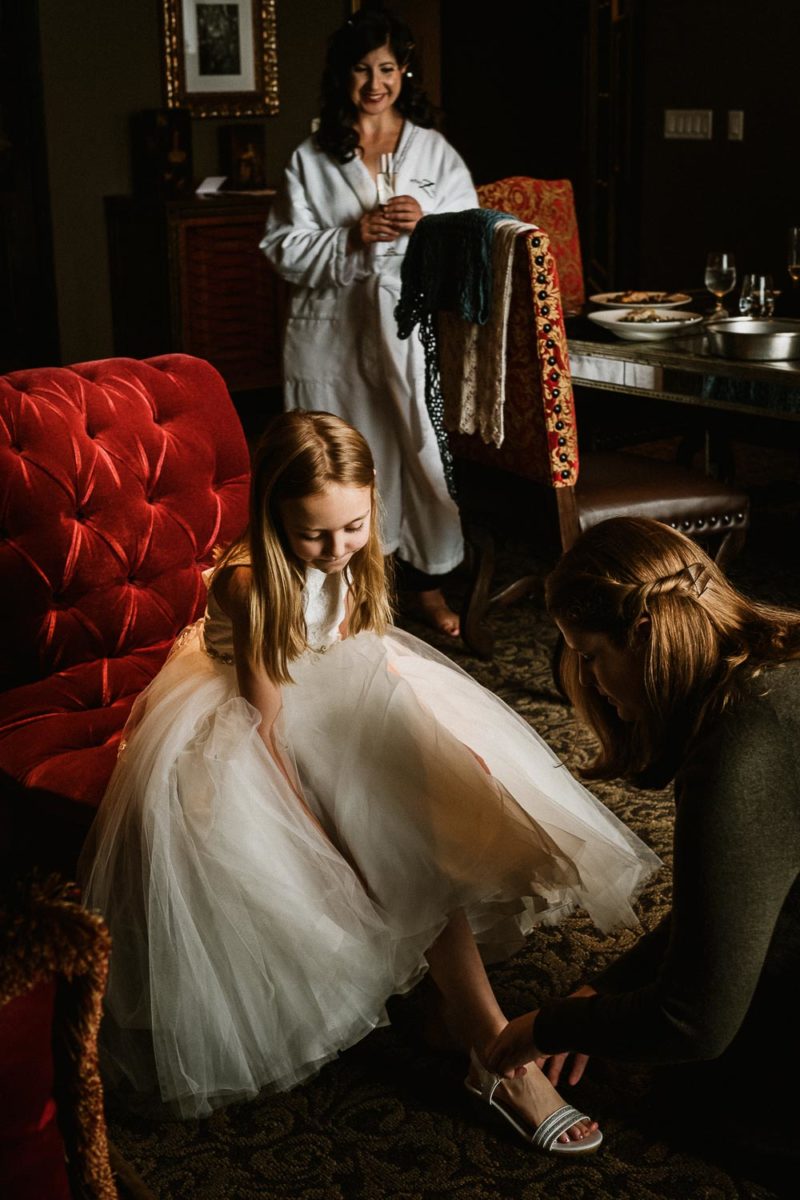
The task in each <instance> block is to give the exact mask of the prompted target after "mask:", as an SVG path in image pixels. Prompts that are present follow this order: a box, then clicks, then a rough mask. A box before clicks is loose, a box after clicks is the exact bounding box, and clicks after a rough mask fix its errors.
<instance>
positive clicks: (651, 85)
mask: <svg viewBox="0 0 800 1200" xmlns="http://www.w3.org/2000/svg"><path fill="white" fill-rule="evenodd" d="M644 7H645V14H644V15H645V20H644V46H643V50H644V59H645V64H646V69H645V71H644V72H643V82H642V86H643V97H642V104H643V106H644V115H645V123H644V143H643V146H642V213H643V219H642V227H641V230H638V231H637V233H638V236H639V240H640V245H641V252H640V272H639V279H638V280H636V281H633V280H630V281H626V280H623V281H620V282H621V284H623V285H624V284H626V283H629V284H635V285H636V286H643V287H649V286H651V285H652V286H657V287H667V288H672V287H680V286H683V287H691V286H694V287H702V285H703V266H704V261H705V254H706V252H707V251H708V250H714V249H720V250H732V251H733V252H734V253H735V255H736V260H737V265H738V267H739V271H740V276H741V272H742V271H754V270H759V271H772V272H773V273H774V275H775V277H776V286H777V285H778V279H780V286H783V287H786V286H787V284H788V277H787V275H786V270H785V259H786V250H785V239H786V230H787V228H788V227H789V225H796V224H798V223H800V172H799V171H798V140H799V139H800V88H798V86H797V54H798V46H800V4H798V3H796V2H795V0H758V3H753V0H702V3H699V2H698V0H671V3H669V4H665V3H663V2H659V0H647V2H646V4H645V6H644ZM665 108H710V109H712V110H713V113H714V127H713V138H712V140H711V141H708V142H688V141H666V140H665V139H664V137H663V110H664V109H665ZM728 109H743V110H744V140H743V141H741V142H734V141H728V140H727V112H728Z"/></svg>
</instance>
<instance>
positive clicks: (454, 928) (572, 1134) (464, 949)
mask: <svg viewBox="0 0 800 1200" xmlns="http://www.w3.org/2000/svg"><path fill="white" fill-rule="evenodd" d="M427 958H428V964H429V967H430V973H431V977H432V979H433V982H434V983H435V985H436V987H437V989H438V991H439V993H440V995H441V998H442V1017H443V1019H444V1021H445V1023H446V1025H447V1028H448V1030H449V1031H450V1033H451V1034H452V1036H453V1037H454V1038H455V1039H456V1041H457V1042H458V1043H459V1045H460V1046H461V1047H462V1049H463V1050H464V1052H465V1053H469V1051H470V1049H473V1050H474V1051H475V1054H476V1055H477V1057H478V1060H479V1061H480V1062H483V1061H484V1060H485V1056H486V1053H487V1051H488V1049H489V1047H490V1046H491V1045H492V1043H493V1042H494V1039H495V1038H496V1037H497V1035H498V1034H499V1033H500V1031H501V1029H504V1028H505V1026H506V1025H507V1024H508V1022H507V1020H506V1017H505V1015H504V1013H503V1011H502V1009H501V1008H500V1005H499V1004H498V1003H497V999H496V997H495V994H494V992H493V991H492V985H491V984H490V983H489V979H488V977H487V975H486V969H485V968H484V965H483V962H482V960H481V956H480V954H479V953H478V948H477V946H476V945H475V939H474V937H473V936H472V930H471V929H470V927H469V923H468V921H467V918H466V916H465V915H464V913H463V912H462V911H461V910H459V911H458V912H456V913H454V915H453V916H452V917H451V918H450V920H449V922H448V923H447V925H446V926H445V928H444V929H443V930H442V932H441V933H440V935H439V937H438V938H437V939H436V941H435V942H434V943H433V945H432V946H431V948H430V950H429V951H428V954H427ZM473 1082H476V1083H477V1080H473ZM500 1086H501V1088H502V1090H503V1093H504V1098H505V1100H506V1101H507V1102H508V1103H510V1104H511V1105H512V1106H513V1107H514V1108H515V1109H516V1110H517V1111H518V1112H519V1113H520V1115H521V1116H522V1117H524V1118H525V1120H526V1121H527V1122H529V1123H530V1124H531V1125H532V1126H534V1127H535V1126H537V1125H540V1124H541V1122H542V1121H543V1120H544V1119H545V1117H548V1116H549V1115H550V1113H552V1112H555V1110H556V1109H557V1108H560V1107H561V1105H562V1104H563V1100H562V1099H561V1097H560V1096H559V1094H558V1092H557V1091H556V1090H555V1088H554V1087H553V1085H552V1084H551V1083H550V1081H549V1080H548V1079H546V1078H545V1076H544V1075H543V1074H542V1072H541V1071H540V1070H539V1068H538V1067H536V1066H534V1064H533V1063H530V1064H529V1065H528V1067H527V1073H526V1074H525V1075H524V1076H522V1077H520V1078H518V1079H511V1080H508V1079H507V1080H504V1081H503V1083H502V1084H501V1085H500ZM596 1128H597V1122H596V1121H581V1122H580V1123H579V1124H577V1125H573V1126H572V1128H571V1129H570V1130H568V1132H567V1133H566V1134H562V1136H561V1139H560V1140H561V1141H562V1142H566V1141H570V1140H571V1141H580V1140H581V1139H582V1138H584V1137H586V1136H587V1135H588V1134H590V1133H592V1132H593V1131H594V1130H595V1129H596Z"/></svg>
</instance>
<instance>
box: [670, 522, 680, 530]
mask: <svg viewBox="0 0 800 1200" xmlns="http://www.w3.org/2000/svg"><path fill="white" fill-rule="evenodd" d="M669 527H670V529H677V528H678V522H677V521H670V523H669Z"/></svg>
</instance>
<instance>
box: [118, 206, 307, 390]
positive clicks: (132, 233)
mask: <svg viewBox="0 0 800 1200" xmlns="http://www.w3.org/2000/svg"><path fill="white" fill-rule="evenodd" d="M271 201H272V197H271V195H265V194H252V195H227V196H225V195H223V196H214V197H210V198H208V199H203V200H201V199H198V198H197V197H194V196H193V197H190V198H188V199H184V200H161V201H147V200H138V199H136V198H133V197H129V196H107V197H106V200H105V208H106V227H107V232H108V244H109V266H110V273H111V306H112V318H113V328H114V353H115V354H123V355H130V356H131V357H134V358H146V357H149V356H151V355H154V354H162V353H166V352H168V351H173V350H181V351H184V352H185V353H187V354H195V355H197V356H198V357H199V358H205V359H208V361H209V362H211V363H213V365H214V366H215V367H216V368H217V370H218V371H219V372H220V374H221V375H222V377H223V379H224V380H225V382H226V384H227V385H228V388H229V390H230V391H231V392H237V391H246V390H251V389H257V388H274V387H278V386H279V385H280V383H281V343H282V338H283V325H284V314H285V309H286V285H285V284H284V282H283V281H282V280H281V279H280V278H279V276H278V275H276V273H275V272H274V271H273V270H272V268H271V267H270V265H269V263H268V262H267V260H266V259H265V257H264V255H263V254H262V253H261V251H260V250H259V248H258V243H259V242H260V240H261V238H262V236H263V233H264V226H265V223H266V219H267V214H268V212H269V206H270V204H271Z"/></svg>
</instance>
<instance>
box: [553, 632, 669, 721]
mask: <svg viewBox="0 0 800 1200" xmlns="http://www.w3.org/2000/svg"><path fill="white" fill-rule="evenodd" d="M556 624H557V625H558V628H559V629H560V630H561V633H562V634H563V636H564V641H565V642H566V644H567V646H568V647H569V649H570V650H574V651H575V653H576V654H577V656H578V671H579V679H580V682H581V686H582V687H584V688H589V687H594V688H595V690H596V691H598V692H599V693H600V695H601V696H604V697H605V699H606V700H607V701H608V702H609V704H613V706H614V708H615V709H616V710H617V714H618V715H619V718H620V720H622V721H637V720H639V719H640V718H641V717H643V716H644V714H645V713H646V711H647V708H648V700H647V692H646V690H645V684H644V660H645V652H646V647H647V636H648V633H649V620H648V619H646V618H644V619H643V623H642V625H641V626H640V627H639V629H638V630H637V631H636V643H635V645H633V646H618V645H616V644H615V643H614V642H612V641H611V639H610V638H609V636H608V634H606V633H590V632H588V631H587V630H585V629H581V628H580V627H579V626H578V625H570V624H569V623H568V622H567V621H561V620H559V621H556Z"/></svg>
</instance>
